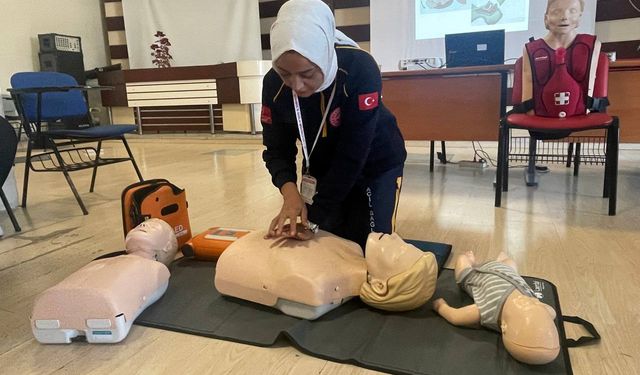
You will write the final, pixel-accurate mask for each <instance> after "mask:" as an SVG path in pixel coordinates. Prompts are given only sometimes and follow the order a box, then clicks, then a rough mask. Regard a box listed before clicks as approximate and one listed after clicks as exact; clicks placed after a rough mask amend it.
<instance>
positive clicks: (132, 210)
mask: <svg viewBox="0 0 640 375" xmlns="http://www.w3.org/2000/svg"><path fill="white" fill-rule="evenodd" d="M188 207H189V204H188V202H187V196H186V193H185V191H184V189H181V188H179V187H177V186H176V185H174V184H172V183H170V182H169V181H167V180H165V179H155V180H146V181H140V182H136V183H134V184H131V185H129V186H127V187H126V188H124V190H123V191H122V227H123V230H124V235H125V236H126V235H127V233H129V231H130V230H131V229H133V228H134V227H135V226H136V225H138V224H140V223H142V222H143V221H145V220H147V219H150V218H158V219H162V220H164V221H166V222H167V223H169V225H171V227H172V228H173V230H174V232H175V234H176V238H177V239H178V247H180V246H182V245H183V244H185V243H186V242H187V241H188V240H190V239H191V225H190V224H189V212H188Z"/></svg>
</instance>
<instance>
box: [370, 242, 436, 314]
mask: <svg viewBox="0 0 640 375" xmlns="http://www.w3.org/2000/svg"><path fill="white" fill-rule="evenodd" d="M365 259H366V263H367V282H365V283H364V284H362V287H361V289H360V298H361V299H362V301H363V302H365V303H366V304H368V305H371V306H373V307H376V308H379V309H382V310H389V311H407V310H412V309H415V308H417V307H420V306H422V305H423V304H424V303H425V302H427V300H429V298H431V296H432V295H433V292H434V291H435V287H436V279H437V277H438V265H437V262H436V259H435V256H434V255H433V254H432V253H428V252H423V251H421V250H419V249H418V248H416V247H415V246H413V245H410V244H408V243H406V242H404V241H403V240H402V238H400V236H398V235H397V234H395V233H393V234H383V233H371V234H369V237H368V238H367V244H366V255H365Z"/></svg>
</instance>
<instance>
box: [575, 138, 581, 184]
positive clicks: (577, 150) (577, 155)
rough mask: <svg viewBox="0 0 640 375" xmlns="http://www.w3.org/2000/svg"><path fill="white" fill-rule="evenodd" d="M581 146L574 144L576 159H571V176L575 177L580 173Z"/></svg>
mask: <svg viewBox="0 0 640 375" xmlns="http://www.w3.org/2000/svg"><path fill="white" fill-rule="evenodd" d="M581 146H582V144H581V143H580V142H578V143H576V157H575V159H573V175H574V176H577V175H578V172H579V171H580V149H581Z"/></svg>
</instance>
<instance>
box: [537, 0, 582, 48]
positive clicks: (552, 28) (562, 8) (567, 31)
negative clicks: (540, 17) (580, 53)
mask: <svg viewBox="0 0 640 375" xmlns="http://www.w3.org/2000/svg"><path fill="white" fill-rule="evenodd" d="M583 11H584V0H549V1H548V3H547V11H546V12H545V15H544V25H545V27H546V28H547V30H549V35H548V36H547V38H548V37H551V36H553V37H556V38H561V37H562V36H575V34H576V28H577V27H578V26H580V18H581V17H582V12H583ZM571 39H573V38H571Z"/></svg>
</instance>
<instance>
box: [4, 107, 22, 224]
mask: <svg viewBox="0 0 640 375" xmlns="http://www.w3.org/2000/svg"><path fill="white" fill-rule="evenodd" d="M17 147H18V138H16V133H15V130H14V129H13V126H11V124H10V123H9V121H7V120H6V119H5V118H4V117H2V116H0V199H2V204H4V208H5V210H6V211H7V214H8V215H9V218H10V219H11V223H12V224H13V228H14V229H15V230H16V232H20V231H21V230H22V229H20V225H19V224H18V220H17V219H16V216H15V215H14V214H13V210H12V209H11V205H10V204H9V200H8V199H7V196H6V195H5V194H4V191H3V190H2V185H4V182H5V181H6V180H7V177H8V176H9V173H10V172H11V168H12V167H13V162H14V160H15V158H16V149H17Z"/></svg>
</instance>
